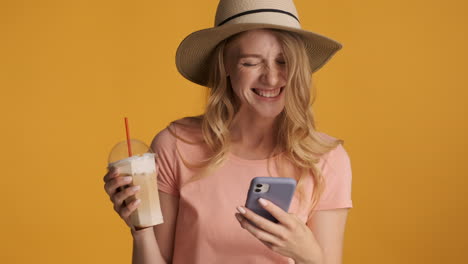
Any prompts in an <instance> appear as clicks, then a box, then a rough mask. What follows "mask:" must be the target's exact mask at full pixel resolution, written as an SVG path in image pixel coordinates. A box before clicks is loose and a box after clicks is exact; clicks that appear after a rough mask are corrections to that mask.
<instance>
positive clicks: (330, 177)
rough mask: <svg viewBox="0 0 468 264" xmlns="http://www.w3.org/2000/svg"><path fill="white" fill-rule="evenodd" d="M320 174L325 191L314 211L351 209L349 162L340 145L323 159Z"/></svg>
mask: <svg viewBox="0 0 468 264" xmlns="http://www.w3.org/2000/svg"><path fill="white" fill-rule="evenodd" d="M322 174H323V177H324V180H325V190H324V192H323V194H322V196H321V198H320V201H319V202H318V204H317V207H316V208H315V210H331V209H338V208H352V207H353V203H352V199H351V182H352V175H351V162H350V159H349V156H348V154H347V153H346V150H345V149H344V147H343V146H342V145H341V144H340V145H338V146H337V147H336V148H335V149H333V150H331V151H330V152H329V153H328V154H327V155H326V156H325V157H324V161H323V165H322Z"/></svg>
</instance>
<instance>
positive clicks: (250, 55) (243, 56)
mask: <svg viewBox="0 0 468 264" xmlns="http://www.w3.org/2000/svg"><path fill="white" fill-rule="evenodd" d="M249 57H254V58H260V59H261V58H262V56H260V55H259V54H239V57H238V58H239V59H243V58H249Z"/></svg>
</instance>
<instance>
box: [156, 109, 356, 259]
mask: <svg viewBox="0 0 468 264" xmlns="http://www.w3.org/2000/svg"><path fill="white" fill-rule="evenodd" d="M170 129H171V131H172V132H175V133H176V135H177V137H175V136H174V135H173V134H171V132H170V131H169V130H168V128H166V129H164V130H162V131H161V132H160V133H159V134H158V135H157V136H156V138H155V142H154V144H155V146H156V149H155V151H156V154H157V156H158V165H159V175H158V188H159V190H160V191H163V192H165V193H168V194H171V195H176V196H179V212H178V216H177V224H176V233H175V241H174V253H173V263H174V264H187V263H193V264H198V263H200V264H201V263H203V264H205V263H223V264H229V263H236V264H238V263H244V264H248V263H275V264H277V263H294V261H292V260H291V259H288V258H286V257H283V256H281V255H279V254H277V253H275V252H273V251H271V250H270V249H268V248H267V247H266V246H265V245H263V244H262V243H261V242H260V241H258V240H257V239H256V238H255V237H253V236H252V235H251V234H250V233H249V232H248V231H246V230H244V229H242V228H241V227H240V225H239V222H238V221H237V220H236V218H235V216H234V214H235V213H236V212H237V211H236V207H237V206H239V205H244V204H245V200H246V197H247V191H248V188H249V185H250V181H251V180H252V179H253V178H254V177H259V176H272V177H279V176H278V172H277V170H276V167H275V166H272V165H271V162H269V163H267V160H266V159H265V160H246V159H242V158H240V157H237V156H235V155H233V154H229V155H228V157H227V160H226V161H225V162H224V163H223V165H222V166H221V167H219V168H218V169H216V170H214V171H213V172H212V173H211V174H209V175H208V176H206V177H204V178H202V179H200V180H196V181H193V182H190V183H188V184H185V183H186V182H187V181H188V180H189V179H190V178H191V177H192V176H194V175H196V174H197V172H199V171H200V170H199V169H196V168H189V167H187V166H186V165H185V164H184V161H185V162H188V163H191V164H195V163H197V162H200V161H201V160H203V159H205V158H206V157H207V155H208V151H207V149H206V147H204V145H203V144H193V142H202V141H203V137H202V134H201V129H200V126H199V125H198V124H197V122H196V121H194V120H193V119H187V118H185V119H183V120H180V121H176V122H175V123H172V124H171V125H170ZM178 137H180V138H181V139H179V138H178ZM187 141H188V142H187ZM267 164H270V165H269V167H270V169H269V170H268V169H267ZM319 167H320V168H321V170H322V173H323V176H324V178H325V183H326V188H325V191H324V193H323V195H322V197H321V199H320V201H319V203H318V204H317V207H316V208H315V210H329V209H336V208H351V207H352V201H351V167H350V162H349V158H348V155H347V154H346V152H345V150H344V148H343V147H342V146H341V145H339V146H338V147H337V148H335V149H333V150H331V151H330V152H329V153H327V154H325V155H323V157H322V158H321V160H320V162H319ZM285 168H287V169H288V168H289V169H290V170H286V171H290V172H292V171H293V169H292V168H290V167H288V166H286V165H285ZM282 171H284V170H282ZM269 172H270V173H271V174H270V173H269ZM281 177H292V178H294V176H293V175H292V174H291V175H282V176H281ZM307 179H308V180H306V181H305V184H304V190H305V192H306V193H307V195H308V196H307V197H311V194H312V188H313V182H312V180H311V177H307ZM298 195H299V194H298V193H297V192H296V194H295V195H294V198H293V201H292V203H291V206H290V209H289V213H294V214H296V215H297V216H298V217H299V218H300V219H301V220H302V221H303V222H304V223H305V222H306V221H307V219H308V216H309V213H310V212H308V211H307V208H305V206H301V207H299V204H298ZM308 202H310V201H308Z"/></svg>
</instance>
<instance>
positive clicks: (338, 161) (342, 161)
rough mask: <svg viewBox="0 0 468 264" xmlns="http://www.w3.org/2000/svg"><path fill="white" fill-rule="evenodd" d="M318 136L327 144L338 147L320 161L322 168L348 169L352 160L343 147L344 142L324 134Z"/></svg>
mask: <svg viewBox="0 0 468 264" xmlns="http://www.w3.org/2000/svg"><path fill="white" fill-rule="evenodd" d="M317 136H318V137H320V139H322V140H323V141H324V142H325V143H326V144H330V145H336V146H335V147H334V148H332V149H331V150H329V151H328V152H326V153H324V154H323V155H322V157H321V159H320V160H321V163H322V167H335V168H336V167H339V168H341V169H348V167H349V166H350V165H349V164H350V158H349V155H348V152H347V151H346V149H345V147H344V145H343V144H344V142H343V140H340V139H337V138H335V137H332V136H330V135H328V134H325V133H322V132H318V133H317Z"/></svg>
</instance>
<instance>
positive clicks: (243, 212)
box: [237, 206, 246, 214]
mask: <svg viewBox="0 0 468 264" xmlns="http://www.w3.org/2000/svg"><path fill="white" fill-rule="evenodd" d="M237 211H238V212H239V213H241V214H245V213H246V212H245V210H244V208H242V207H240V206H238V207H237Z"/></svg>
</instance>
